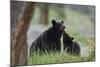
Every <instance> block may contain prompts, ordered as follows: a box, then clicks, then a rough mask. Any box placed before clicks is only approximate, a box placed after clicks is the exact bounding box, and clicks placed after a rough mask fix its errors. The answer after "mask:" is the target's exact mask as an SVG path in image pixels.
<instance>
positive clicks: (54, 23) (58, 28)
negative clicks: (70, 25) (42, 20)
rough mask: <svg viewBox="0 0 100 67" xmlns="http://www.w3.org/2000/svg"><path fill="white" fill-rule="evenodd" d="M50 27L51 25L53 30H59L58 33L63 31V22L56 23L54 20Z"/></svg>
mask: <svg viewBox="0 0 100 67" xmlns="http://www.w3.org/2000/svg"><path fill="white" fill-rule="evenodd" d="M52 25H53V28H54V29H56V30H59V31H64V29H65V26H64V22H63V21H61V22H56V21H55V20H52Z"/></svg>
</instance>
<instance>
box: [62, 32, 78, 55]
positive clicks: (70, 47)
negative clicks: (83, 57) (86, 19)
mask: <svg viewBox="0 0 100 67" xmlns="http://www.w3.org/2000/svg"><path fill="white" fill-rule="evenodd" d="M73 39H74V38H73V37H70V36H69V35H68V34H67V33H66V32H65V31H64V32H63V44H64V49H66V48H67V52H68V53H69V54H72V55H80V46H79V44H78V43H77V42H75V41H73Z"/></svg>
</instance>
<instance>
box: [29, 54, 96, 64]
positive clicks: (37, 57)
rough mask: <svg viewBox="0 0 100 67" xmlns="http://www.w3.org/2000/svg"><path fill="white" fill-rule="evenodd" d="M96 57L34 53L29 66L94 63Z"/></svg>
mask: <svg viewBox="0 0 100 67" xmlns="http://www.w3.org/2000/svg"><path fill="white" fill-rule="evenodd" d="M93 58H94V56H93V55H90V56H87V57H84V56H72V55H69V54H67V53H65V52H64V53H60V52H51V53H49V54H48V53H42V54H40V53H36V52H34V53H33V54H32V56H31V57H30V58H29V61H28V63H29V65H32V64H33V65H34V64H54V63H69V62H73V63H74V62H86V61H94V59H93Z"/></svg>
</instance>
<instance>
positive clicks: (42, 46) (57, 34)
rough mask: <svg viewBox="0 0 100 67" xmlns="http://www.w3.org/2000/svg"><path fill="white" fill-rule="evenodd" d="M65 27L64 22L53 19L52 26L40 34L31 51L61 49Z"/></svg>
mask: <svg viewBox="0 0 100 67" xmlns="http://www.w3.org/2000/svg"><path fill="white" fill-rule="evenodd" d="M64 29H65V26H64V22H63V21H61V22H56V21H55V20H52V26H51V27H50V28H49V29H47V30H46V31H44V32H43V33H42V34H40V36H39V37H38V38H37V39H36V40H35V41H34V42H33V43H32V45H31V47H30V52H33V51H38V50H39V51H43V52H44V51H45V50H46V51H60V49H61V41H60V38H61V36H62V33H63V31H64Z"/></svg>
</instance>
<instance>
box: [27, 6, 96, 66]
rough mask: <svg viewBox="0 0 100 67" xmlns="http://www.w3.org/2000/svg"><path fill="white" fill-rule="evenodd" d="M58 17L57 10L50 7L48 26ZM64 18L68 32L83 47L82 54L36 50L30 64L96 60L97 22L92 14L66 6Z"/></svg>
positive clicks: (29, 61) (29, 60)
mask: <svg viewBox="0 0 100 67" xmlns="http://www.w3.org/2000/svg"><path fill="white" fill-rule="evenodd" d="M57 17H58V15H57V12H56V11H54V10H53V9H50V10H49V19H48V22H49V25H48V27H49V26H51V20H52V18H57ZM33 20H34V21H35V20H36V18H35V19H34V18H33ZM63 20H64V25H65V26H66V29H65V30H66V32H67V33H68V34H70V36H73V37H74V41H76V42H78V43H79V45H80V47H81V55H80V56H73V55H69V54H68V53H66V52H63V53H61V52H50V53H47V52H45V53H39V52H34V53H32V56H31V57H30V58H29V59H28V64H29V65H35V64H55V63H70V62H72V63H74V62H87V61H94V60H95V23H94V22H93V21H91V17H90V15H88V14H85V13H81V12H77V11H74V10H72V9H70V8H66V9H65V18H64V19H63ZM32 25H33V26H34V23H32ZM32 25H31V26H32ZM48 27H46V28H48Z"/></svg>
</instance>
